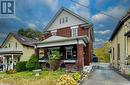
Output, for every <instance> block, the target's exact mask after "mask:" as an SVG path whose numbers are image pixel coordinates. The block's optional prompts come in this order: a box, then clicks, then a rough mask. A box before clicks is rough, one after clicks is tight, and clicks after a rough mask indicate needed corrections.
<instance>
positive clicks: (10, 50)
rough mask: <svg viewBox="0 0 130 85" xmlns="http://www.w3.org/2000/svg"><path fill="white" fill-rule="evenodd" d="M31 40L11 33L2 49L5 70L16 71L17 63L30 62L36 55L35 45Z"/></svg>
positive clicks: (0, 51)
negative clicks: (32, 56)
mask: <svg viewBox="0 0 130 85" xmlns="http://www.w3.org/2000/svg"><path fill="white" fill-rule="evenodd" d="M33 42H36V41H35V40H32V39H30V38H27V37H24V36H22V35H19V34H16V33H9V34H8V36H7V37H6V39H5V40H4V42H3V43H2V45H1V48H0V56H1V58H2V63H3V64H4V65H5V66H3V69H4V70H9V69H14V66H15V64H16V62H18V61H28V60H29V59H30V57H31V55H32V54H34V53H35V52H34V45H33Z"/></svg>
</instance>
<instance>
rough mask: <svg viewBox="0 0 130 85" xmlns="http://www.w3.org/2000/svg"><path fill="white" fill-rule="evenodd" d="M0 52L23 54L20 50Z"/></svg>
mask: <svg viewBox="0 0 130 85" xmlns="http://www.w3.org/2000/svg"><path fill="white" fill-rule="evenodd" d="M0 54H23V52H22V51H4V52H0Z"/></svg>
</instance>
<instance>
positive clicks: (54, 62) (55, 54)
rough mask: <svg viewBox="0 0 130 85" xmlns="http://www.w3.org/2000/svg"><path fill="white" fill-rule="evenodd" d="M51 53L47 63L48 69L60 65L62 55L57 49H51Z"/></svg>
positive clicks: (53, 68)
mask: <svg viewBox="0 0 130 85" xmlns="http://www.w3.org/2000/svg"><path fill="white" fill-rule="evenodd" d="M51 53H52V54H51V55H50V58H49V61H48V63H49V64H50V69H51V70H53V71H55V70H57V69H58V68H59V66H60V59H61V56H62V55H61V54H60V52H59V51H51Z"/></svg>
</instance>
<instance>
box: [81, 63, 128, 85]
mask: <svg viewBox="0 0 130 85" xmlns="http://www.w3.org/2000/svg"><path fill="white" fill-rule="evenodd" d="M82 85H130V81H128V80H127V79H125V78H124V77H122V76H120V75H119V74H117V73H116V72H114V71H113V70H111V69H110V68H109V66H108V64H99V68H98V69H96V70H95V71H94V72H93V73H92V76H91V77H90V78H89V79H88V80H85V81H84V82H83V83H82Z"/></svg>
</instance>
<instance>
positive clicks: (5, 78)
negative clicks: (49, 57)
mask: <svg viewBox="0 0 130 85" xmlns="http://www.w3.org/2000/svg"><path fill="white" fill-rule="evenodd" d="M63 74H65V72H64V71H42V72H41V74H40V76H38V77H36V76H35V74H34V73H33V72H28V71H25V72H17V73H15V74H6V73H4V72H1V73H0V84H1V83H7V84H9V85H12V84H13V85H41V84H42V85H54V83H55V82H56V80H57V79H58V78H59V77H60V76H61V75H63Z"/></svg>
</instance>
